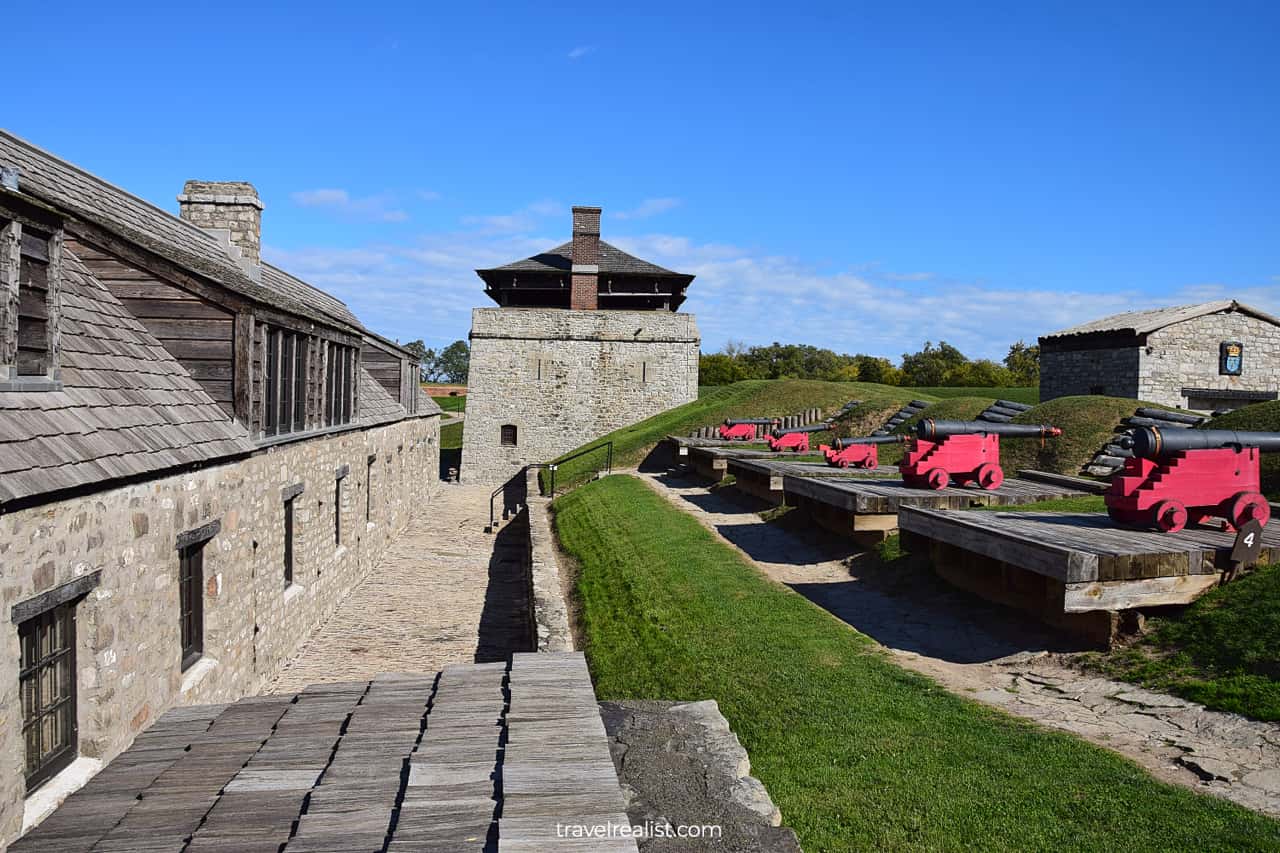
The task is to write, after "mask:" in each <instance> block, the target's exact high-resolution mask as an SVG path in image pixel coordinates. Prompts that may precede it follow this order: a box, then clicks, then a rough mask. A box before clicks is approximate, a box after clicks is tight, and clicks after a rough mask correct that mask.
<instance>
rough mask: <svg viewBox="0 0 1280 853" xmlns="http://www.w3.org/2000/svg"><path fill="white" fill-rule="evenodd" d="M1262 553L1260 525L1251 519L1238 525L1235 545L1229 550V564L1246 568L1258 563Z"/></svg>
mask: <svg viewBox="0 0 1280 853" xmlns="http://www.w3.org/2000/svg"><path fill="white" fill-rule="evenodd" d="M1261 553H1262V525H1261V524H1259V523H1258V521H1257V519H1251V520H1249V521H1246V522H1245V523H1244V524H1242V525H1240V532H1239V533H1237V534H1236V545H1235V547H1234V548H1232V549H1231V562H1232V563H1235V564H1236V565H1237V566H1241V567H1247V566H1251V565H1253V564H1254V563H1256V562H1257V561H1258V556H1259V555H1260V554H1261Z"/></svg>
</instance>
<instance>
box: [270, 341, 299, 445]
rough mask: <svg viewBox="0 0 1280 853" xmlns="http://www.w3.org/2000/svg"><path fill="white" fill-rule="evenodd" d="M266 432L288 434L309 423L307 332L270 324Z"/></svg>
mask: <svg viewBox="0 0 1280 853" xmlns="http://www.w3.org/2000/svg"><path fill="white" fill-rule="evenodd" d="M266 335H267V346H266V349H267V352H266V357H267V358H266V365H265V368H264V374H265V376H264V379H265V384H266V389H265V392H264V394H263V400H264V403H265V408H266V412H265V413H264V417H263V432H265V433H266V434H267V435H269V436H270V435H285V434H288V433H291V432H301V431H302V430H304V429H306V425H307V353H308V347H309V345H310V339H309V338H308V336H307V335H303V334H300V333H298V332H291V331H288V330H286V329H272V328H268V329H267V332H266Z"/></svg>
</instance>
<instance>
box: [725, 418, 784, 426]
mask: <svg viewBox="0 0 1280 853" xmlns="http://www.w3.org/2000/svg"><path fill="white" fill-rule="evenodd" d="M778 420H779V419H778V418H725V421H724V425H725V426H738V425H739V424H755V425H756V426H769V425H771V424H776V423H777V422H778Z"/></svg>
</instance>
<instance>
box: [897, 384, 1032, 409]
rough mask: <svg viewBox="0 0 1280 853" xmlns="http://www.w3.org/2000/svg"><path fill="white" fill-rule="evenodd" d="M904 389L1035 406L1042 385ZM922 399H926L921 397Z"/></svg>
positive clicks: (943, 386) (933, 394) (942, 386)
mask: <svg viewBox="0 0 1280 853" xmlns="http://www.w3.org/2000/svg"><path fill="white" fill-rule="evenodd" d="M903 390H904V391H911V392H914V393H915V394H916V396H919V395H921V394H926V395H928V396H929V397H939V398H942V399H945V398H947V397H988V396H989V397H991V399H993V400H1010V401H1012V402H1014V403H1026V404H1027V405H1028V406H1034V405H1035V404H1036V403H1039V402H1040V386H1038V385H1034V386H1031V387H1027V388H970V387H968V386H946V385H940V386H937V387H927V388H904V389H903ZM920 399H922V400H923V399H926V397H921V398H920Z"/></svg>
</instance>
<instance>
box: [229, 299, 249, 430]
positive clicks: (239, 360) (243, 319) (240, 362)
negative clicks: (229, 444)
mask: <svg viewBox="0 0 1280 853" xmlns="http://www.w3.org/2000/svg"><path fill="white" fill-rule="evenodd" d="M233 346H234V353H233V356H232V359H233V365H232V386H233V389H232V393H233V395H234V398H235V399H234V404H235V413H236V419H237V420H239V421H240V423H241V424H243V425H244V427H245V429H252V427H251V421H252V420H253V417H252V415H253V313H252V312H249V311H241V312H240V313H239V314H237V315H236V321H235V339H234V341H233Z"/></svg>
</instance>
